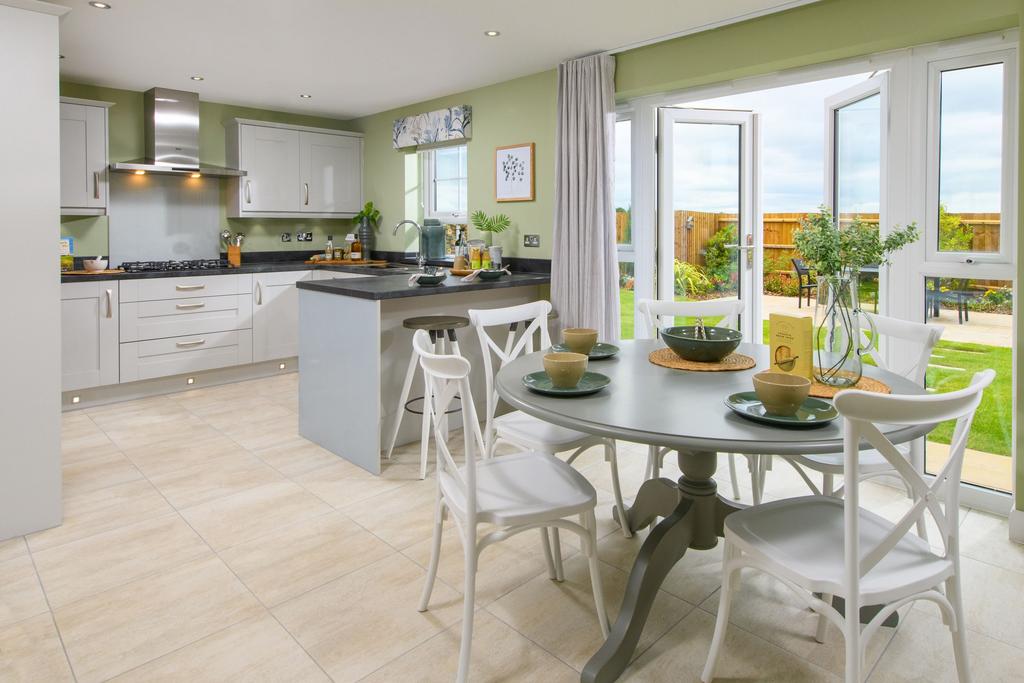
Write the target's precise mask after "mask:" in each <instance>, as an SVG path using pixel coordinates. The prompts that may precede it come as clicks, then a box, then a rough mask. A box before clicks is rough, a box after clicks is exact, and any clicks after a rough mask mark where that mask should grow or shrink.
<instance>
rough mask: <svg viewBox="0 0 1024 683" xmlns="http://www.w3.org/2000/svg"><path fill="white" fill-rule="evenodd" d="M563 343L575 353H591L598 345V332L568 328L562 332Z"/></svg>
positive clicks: (584, 328)
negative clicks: (595, 345)
mask: <svg viewBox="0 0 1024 683" xmlns="http://www.w3.org/2000/svg"><path fill="white" fill-rule="evenodd" d="M562 343H563V344H565V345H566V346H567V347H569V350H570V351H572V352H573V353H582V354H583V355H584V356H586V355H587V354H589V353H590V350H591V349H593V348H594V344H596V343H597V330H595V329H592V328H589V327H567V328H565V329H564V330H562Z"/></svg>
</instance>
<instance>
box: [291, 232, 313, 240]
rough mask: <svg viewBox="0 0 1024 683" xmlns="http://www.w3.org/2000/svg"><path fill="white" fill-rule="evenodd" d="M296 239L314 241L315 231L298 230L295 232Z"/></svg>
mask: <svg viewBox="0 0 1024 683" xmlns="http://www.w3.org/2000/svg"><path fill="white" fill-rule="evenodd" d="M295 239H296V240H298V241H299V242H312V241H313V233H311V232H297V233H295Z"/></svg>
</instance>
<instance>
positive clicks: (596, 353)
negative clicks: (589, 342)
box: [551, 342, 619, 360]
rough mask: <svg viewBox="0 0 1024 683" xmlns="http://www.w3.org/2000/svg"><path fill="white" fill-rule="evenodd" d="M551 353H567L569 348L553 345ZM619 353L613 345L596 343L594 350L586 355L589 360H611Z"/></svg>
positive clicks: (617, 348) (563, 345) (562, 345)
mask: <svg viewBox="0 0 1024 683" xmlns="http://www.w3.org/2000/svg"><path fill="white" fill-rule="evenodd" d="M551 350H552V351H562V352H565V351H569V347H568V346H566V345H565V344H555V345H554V346H552V347H551ZM618 352H619V347H618V346H616V345H615V344H605V343H604V342H597V343H596V344H594V348H592V349H590V353H589V354H588V355H587V357H588V358H590V360H604V359H606V358H611V357H612V356H614V355H615V354H617V353H618Z"/></svg>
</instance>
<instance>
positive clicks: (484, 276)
mask: <svg viewBox="0 0 1024 683" xmlns="http://www.w3.org/2000/svg"><path fill="white" fill-rule="evenodd" d="M506 275H508V271H505V270H481V271H480V275H479V276H478V277H479V278H480V279H481V280H488V281H490V280H498V279H500V278H502V277H505V276H506Z"/></svg>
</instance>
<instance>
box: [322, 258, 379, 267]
mask: <svg viewBox="0 0 1024 683" xmlns="http://www.w3.org/2000/svg"><path fill="white" fill-rule="evenodd" d="M306 263H308V264H310V265H313V266H385V265H387V263H388V262H387V261H384V260H376V259H363V260H362V261H352V260H350V259H331V260H330V261H328V260H326V259H320V260H319V261H306Z"/></svg>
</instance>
